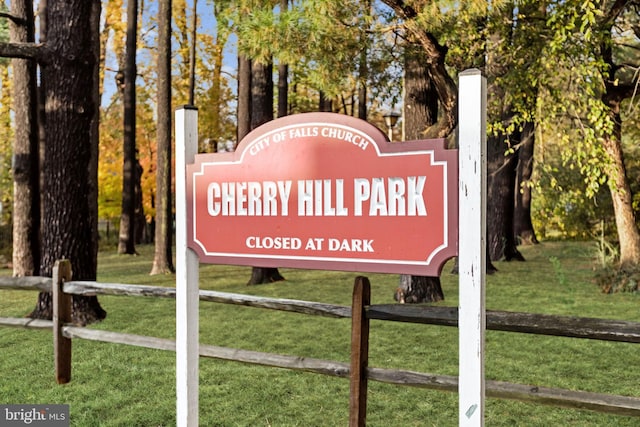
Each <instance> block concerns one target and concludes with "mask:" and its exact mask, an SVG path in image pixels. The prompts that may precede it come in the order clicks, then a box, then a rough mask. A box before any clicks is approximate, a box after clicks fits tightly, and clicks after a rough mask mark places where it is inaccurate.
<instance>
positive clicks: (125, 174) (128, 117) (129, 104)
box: [118, 0, 138, 255]
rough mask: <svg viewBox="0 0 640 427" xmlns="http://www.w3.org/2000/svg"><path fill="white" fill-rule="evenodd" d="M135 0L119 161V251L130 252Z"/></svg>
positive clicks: (133, 250)
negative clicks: (122, 142) (122, 140)
mask: <svg viewBox="0 0 640 427" xmlns="http://www.w3.org/2000/svg"><path fill="white" fill-rule="evenodd" d="M137 32H138V0H128V5H127V44H126V54H125V55H126V59H125V70H124V146H123V158H124V161H123V165H122V214H121V216H120V233H119V239H118V253H119V254H129V255H133V254H135V253H136V248H135V236H136V233H135V224H136V221H135V215H136V212H135V209H136V205H135V191H136V75H137V67H136V40H137Z"/></svg>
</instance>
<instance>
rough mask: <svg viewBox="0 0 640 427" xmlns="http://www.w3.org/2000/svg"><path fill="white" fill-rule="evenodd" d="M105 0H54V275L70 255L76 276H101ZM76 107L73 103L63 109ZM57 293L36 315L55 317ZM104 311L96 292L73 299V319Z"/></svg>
mask: <svg viewBox="0 0 640 427" xmlns="http://www.w3.org/2000/svg"><path fill="white" fill-rule="evenodd" d="M100 7H101V6H100V1H99V0H92V1H87V0H49V1H48V7H47V16H46V18H47V23H48V26H47V44H48V46H49V48H50V49H51V50H52V52H54V54H53V55H51V57H50V61H49V62H47V63H46V64H43V67H42V79H43V81H45V82H46V87H45V91H46V100H47V102H46V105H45V115H46V120H45V134H46V139H47V143H46V144H45V150H46V153H45V158H46V159H47V161H46V162H45V163H44V164H43V173H44V177H45V178H44V184H45V187H44V189H43V192H42V194H43V207H44V209H43V213H44V214H43V221H42V242H43V249H44V250H43V251H42V259H41V262H40V265H41V266H42V271H41V274H42V275H45V276H50V275H51V273H52V269H53V264H54V263H55V261H56V260H58V259H62V258H68V259H69V260H71V263H72V265H73V271H74V278H75V279H77V280H95V279H96V270H97V252H96V248H97V242H95V240H94V239H96V236H97V231H96V226H97V222H96V220H95V218H94V217H93V215H94V213H93V212H94V205H95V203H96V201H95V200H91V199H92V198H93V197H94V194H95V192H94V190H93V187H95V186H97V175H93V173H94V170H96V169H94V168H92V167H91V164H92V162H93V158H92V156H94V155H95V153H96V152H97V147H93V146H92V145H93V144H95V142H94V141H95V139H94V138H92V126H93V121H94V120H95V119H96V115H97V114H98V105H97V104H96V90H95V89H96V88H95V87H94V86H95V76H96V73H95V67H97V66H98V55H97V54H96V52H97V49H96V47H95V46H94V44H95V43H97V40H98V28H97V26H96V27H95V28H90V30H91V31H87V28H86V26H87V23H90V24H89V26H90V27H91V26H92V25H93V24H96V23H97V22H98V20H97V18H96V14H98V16H99V12H100ZM61 106H63V107H64V106H74V108H61ZM51 314H52V313H51V294H48V293H40V295H39V296H38V302H37V304H36V308H35V309H34V311H33V312H32V313H31V314H30V317H33V318H51ZM105 316H106V312H105V311H104V310H103V309H102V307H100V304H99V303H98V299H97V298H96V297H95V296H94V297H81V296H75V297H74V298H73V315H72V318H73V321H74V322H75V323H77V324H83V325H84V324H87V323H91V322H94V321H97V320H101V319H103V318H104V317H105Z"/></svg>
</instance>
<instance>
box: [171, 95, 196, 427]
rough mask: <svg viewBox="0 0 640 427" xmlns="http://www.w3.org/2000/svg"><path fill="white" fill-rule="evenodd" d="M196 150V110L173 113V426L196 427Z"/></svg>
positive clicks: (186, 107) (185, 109) (192, 108)
mask: <svg viewBox="0 0 640 427" xmlns="http://www.w3.org/2000/svg"><path fill="white" fill-rule="evenodd" d="M197 150H198V110H197V109H196V108H194V107H189V106H184V107H182V108H180V109H179V110H177V111H176V194H177V195H178V197H176V394H177V396H176V424H177V425H178V426H180V427H197V426H198V362H199V357H200V346H199V336H198V335H199V317H198V316H199V313H198V311H199V310H198V303H199V290H198V288H199V271H198V266H199V260H198V255H197V254H196V253H195V252H193V251H192V250H191V249H189V247H188V246H187V198H186V197H184V195H185V194H187V181H186V178H187V173H186V172H187V164H188V163H193V161H194V158H195V155H196V153H197Z"/></svg>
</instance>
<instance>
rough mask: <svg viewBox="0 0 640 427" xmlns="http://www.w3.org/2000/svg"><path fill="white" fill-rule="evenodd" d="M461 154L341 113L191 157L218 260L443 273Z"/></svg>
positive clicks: (190, 226) (197, 217)
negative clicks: (389, 134) (392, 137)
mask: <svg viewBox="0 0 640 427" xmlns="http://www.w3.org/2000/svg"><path fill="white" fill-rule="evenodd" d="M457 186H458V163H457V151H456V150H445V149H444V141H443V140H422V141H408V142H394V143H391V142H389V141H388V140H387V138H386V136H385V135H384V134H383V133H382V132H381V131H380V130H379V129H378V128H376V127H375V126H373V125H371V124H369V123H367V122H365V121H363V120H359V119H355V118H353V117H349V116H345V115H339V114H333V113H307V114H298V115H293V116H287V117H283V118H280V119H277V120H274V121H271V122H268V123H267V124H265V125H263V126H261V127H259V128H257V129H255V130H254V131H252V132H251V133H250V134H249V135H247V136H246V137H245V138H244V139H243V140H242V141H241V142H240V144H239V145H238V147H237V149H236V151H235V152H233V153H214V154H198V155H196V157H195V163H193V164H190V165H188V166H187V210H188V212H187V218H188V219H187V221H188V223H187V230H188V237H187V238H188V244H189V247H190V248H192V249H193V250H194V251H196V253H197V254H198V256H199V257H200V260H201V261H203V262H207V263H219V264H236V265H249V266H256V267H294V268H313V269H328V270H346V271H362V272H382V273H405V274H414V275H428V276H433V275H438V274H439V273H440V269H441V268H442V265H443V264H444V262H445V261H446V260H447V259H449V258H451V257H452V256H455V255H456V253H457V228H458V224H457V212H458V195H457V191H458V187H457Z"/></svg>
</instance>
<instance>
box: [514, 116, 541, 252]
mask: <svg viewBox="0 0 640 427" xmlns="http://www.w3.org/2000/svg"><path fill="white" fill-rule="evenodd" d="M534 144H535V125H534V124H533V123H531V122H528V123H526V124H525V125H524V128H523V130H522V136H521V140H520V144H519V148H518V165H517V167H516V188H515V192H516V200H515V211H514V213H513V231H514V234H515V237H516V244H521V245H532V244H536V243H538V238H537V237H536V232H535V230H534V229H533V222H532V221H531V186H530V185H529V182H530V180H531V174H532V173H533V148H534Z"/></svg>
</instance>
